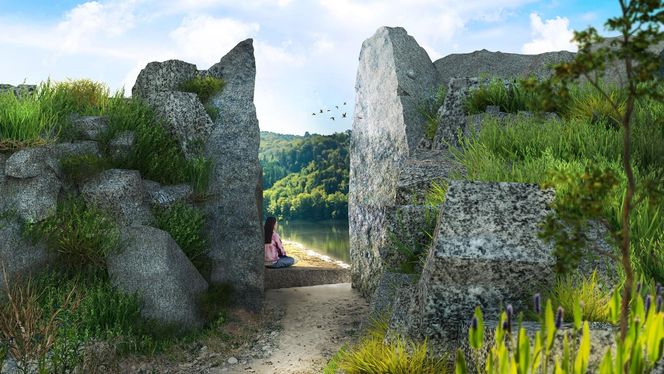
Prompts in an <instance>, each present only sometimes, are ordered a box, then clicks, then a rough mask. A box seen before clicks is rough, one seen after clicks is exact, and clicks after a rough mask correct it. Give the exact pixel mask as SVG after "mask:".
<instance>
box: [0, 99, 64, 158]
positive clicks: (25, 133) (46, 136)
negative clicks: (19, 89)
mask: <svg viewBox="0 0 664 374" xmlns="http://www.w3.org/2000/svg"><path fill="white" fill-rule="evenodd" d="M40 89H42V88H40ZM59 131H60V126H59V125H58V123H57V121H56V117H55V116H54V114H53V113H52V112H50V111H49V110H48V108H47V107H46V105H44V104H43V103H42V101H41V100H40V99H39V96H38V95H35V94H33V95H19V96H16V95H14V93H13V92H0V151H4V150H16V149H20V148H24V147H31V146H35V145H40V144H45V143H50V142H53V141H54V140H55V139H56V137H57V135H58V133H59Z"/></svg>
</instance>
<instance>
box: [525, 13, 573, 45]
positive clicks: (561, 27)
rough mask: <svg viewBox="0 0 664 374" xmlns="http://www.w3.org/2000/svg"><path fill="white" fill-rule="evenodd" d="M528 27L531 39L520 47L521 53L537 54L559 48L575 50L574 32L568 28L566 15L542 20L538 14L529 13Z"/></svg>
mask: <svg viewBox="0 0 664 374" xmlns="http://www.w3.org/2000/svg"><path fill="white" fill-rule="evenodd" d="M530 28H531V30H532V34H533V40H531V41H530V42H528V43H526V44H524V45H523V48H522V49H521V50H522V51H523V53H526V54H538V53H543V52H550V51H560V50H566V51H572V52H575V51H576V50H577V46H576V44H574V43H573V42H572V37H573V36H574V33H573V32H572V30H571V29H569V19H567V18H566V17H563V18H560V17H556V18H555V19H548V20H546V21H544V22H542V18H540V16H538V15H537V14H536V13H531V14H530Z"/></svg>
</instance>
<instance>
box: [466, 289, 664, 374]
mask: <svg viewBox="0 0 664 374" xmlns="http://www.w3.org/2000/svg"><path fill="white" fill-rule="evenodd" d="M658 292H661V291H657V288H656V287H650V289H649V290H645V287H644V292H643V294H641V293H634V296H633V298H632V300H631V302H630V303H629V307H630V311H631V313H630V320H629V332H628V334H627V338H626V339H625V340H624V341H622V340H620V339H616V348H615V350H612V349H607V351H606V353H605V354H604V356H603V359H602V360H601V362H600V364H599V368H596V370H597V372H599V373H601V374H620V373H634V374H637V373H647V372H650V371H651V370H652V368H653V367H654V366H655V364H656V363H657V362H658V361H659V360H660V358H661V357H662V350H663V349H664V311H663V310H662V309H661V304H659V305H658V303H657V302H655V300H656V299H657V297H658V295H657V293H658ZM620 294H621V293H620V290H619V289H616V290H615V291H614V292H613V296H612V297H611V298H610V300H606V301H605V302H606V303H607V308H608V313H609V315H610V316H611V317H610V318H611V319H612V320H613V322H614V323H615V322H617V321H618V319H619V318H620V316H619V315H620V308H621V296H620ZM584 301H585V300H584ZM583 308H584V305H581V303H579V302H578V300H577V302H576V304H575V305H571V309H572V314H573V318H572V320H573V321H574V323H573V325H572V326H573V327H572V328H571V335H570V334H569V332H568V331H565V332H563V338H562V347H558V349H554V346H555V345H556V342H558V343H557V344H560V343H559V342H560V339H556V335H558V334H559V333H560V325H559V322H556V319H558V318H559V316H556V317H554V313H553V308H552V303H551V300H548V301H547V303H546V308H545V311H544V314H543V315H542V316H540V326H541V327H540V330H539V331H537V332H536V333H535V338H534V340H533V341H532V342H531V340H530V339H529V338H528V335H527V334H526V330H525V329H524V328H522V327H521V326H519V327H518V328H517V332H516V333H515V334H512V333H511V331H510V330H509V329H507V330H506V329H505V323H504V322H505V321H507V314H506V313H505V312H503V313H502V314H501V316H500V319H499V323H498V324H497V326H496V332H495V335H494V336H495V338H494V341H493V345H492V346H491V347H490V353H489V355H488V357H487V360H486V363H485V365H484V367H482V363H481V362H479V363H477V371H478V373H481V372H484V373H487V374H490V373H496V374H498V373H508V372H510V373H512V372H518V373H523V374H529V373H545V374H546V373H549V372H555V373H571V374H585V373H586V372H587V370H588V365H589V358H590V352H591V340H590V337H591V335H590V328H589V325H588V321H587V320H586V319H585V318H584V315H585V313H586V310H584V309H583ZM563 310H564V309H560V308H559V311H558V313H556V314H562V313H563V312H562V311H563ZM478 313H479V317H478ZM474 319H475V320H478V319H479V320H481V319H482V318H481V311H480V310H479V308H478V309H476V311H475V317H474ZM480 330H482V329H481V328H480V325H479V324H478V325H477V327H476V328H475V329H473V327H472V326H471V328H470V330H469V343H470V346H471V347H472V348H473V350H474V352H475V353H476V355H475V356H476V357H479V352H480V350H481V349H482V346H483V345H484V344H485V342H483V340H479V338H478V337H477V335H479V334H480ZM478 340H479V343H478ZM553 352H558V353H557V354H556V355H555V356H554V355H553ZM552 364H553V370H549V369H551V367H550V365H552ZM465 366H466V365H465V358H464V357H463V355H461V357H458V356H457V360H456V370H457V373H467V372H468V370H467V369H465ZM625 369H627V370H626V371H625Z"/></svg>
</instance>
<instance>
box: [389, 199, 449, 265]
mask: <svg viewBox="0 0 664 374" xmlns="http://www.w3.org/2000/svg"><path fill="white" fill-rule="evenodd" d="M439 209H440V207H439V206H430V207H428V209H427V210H426V212H425V217H424V222H423V225H422V226H421V227H416V228H414V227H410V226H409V225H408V224H407V223H406V222H404V219H403V217H402V216H401V214H398V213H397V215H396V218H395V220H396V222H394V224H393V225H391V227H393V229H392V230H390V231H389V232H388V243H389V245H391V246H392V247H393V248H394V249H396V250H397V252H399V253H400V254H401V255H402V257H403V260H402V261H401V262H400V263H399V268H398V269H395V271H397V272H400V273H405V274H419V273H421V269H422V267H423V262H424V260H425V259H426V254H427V251H428V249H429V246H430V245H431V241H432V240H433V231H434V229H435V227H436V218H437V216H438V214H437V213H438V211H439ZM413 232H415V235H413V234H412V233H413Z"/></svg>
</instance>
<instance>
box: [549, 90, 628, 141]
mask: <svg viewBox="0 0 664 374" xmlns="http://www.w3.org/2000/svg"><path fill="white" fill-rule="evenodd" d="M602 87H603V89H604V90H606V92H608V94H609V97H610V98H611V101H613V102H616V103H618V104H619V109H620V113H623V112H624V111H625V104H626V98H627V94H626V92H625V91H624V90H619V89H618V88H617V87H615V86H609V85H604V84H603V85H602ZM561 114H562V115H564V116H565V117H566V118H568V119H580V120H583V121H586V122H589V123H592V124H605V125H606V126H608V127H610V128H612V129H614V130H617V129H619V128H620V121H621V118H622V114H619V113H615V111H614V110H613V107H612V106H611V105H610V104H609V101H608V100H607V99H606V98H605V97H604V96H603V95H602V94H600V93H599V92H598V91H597V90H596V89H595V88H594V87H592V86H590V85H587V84H584V85H577V86H575V87H573V88H572V90H571V91H570V97H569V99H568V104H567V107H566V108H565V109H564V110H563V113H561Z"/></svg>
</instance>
